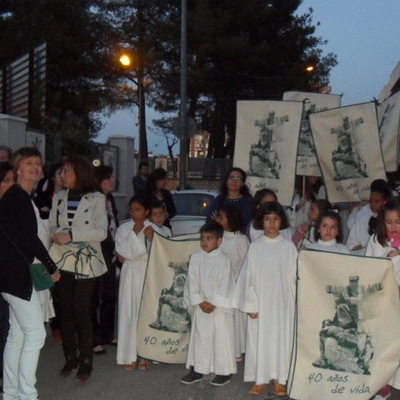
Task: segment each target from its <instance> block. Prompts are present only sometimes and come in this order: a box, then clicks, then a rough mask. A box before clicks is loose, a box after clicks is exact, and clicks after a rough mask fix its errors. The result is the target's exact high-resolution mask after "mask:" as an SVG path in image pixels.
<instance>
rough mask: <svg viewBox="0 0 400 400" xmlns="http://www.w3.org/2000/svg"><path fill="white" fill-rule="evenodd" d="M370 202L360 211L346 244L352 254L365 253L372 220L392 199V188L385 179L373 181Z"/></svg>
mask: <svg viewBox="0 0 400 400" xmlns="http://www.w3.org/2000/svg"><path fill="white" fill-rule="evenodd" d="M370 191H371V193H370V196H369V202H368V204H366V205H365V206H364V207H361V209H360V210H359V211H358V213H357V215H356V216H355V218H354V224H353V226H352V227H351V229H350V232H349V236H348V238H347V241H346V246H347V248H348V249H349V251H350V253H351V254H357V255H364V254H365V251H366V247H367V244H368V241H369V238H370V235H371V233H370V229H369V228H370V226H369V224H370V220H371V218H375V217H376V215H377V213H378V211H379V210H380V209H381V208H382V206H383V204H384V202H385V201H387V200H388V199H390V197H391V194H392V193H391V190H390V188H389V186H388V185H387V183H386V182H385V181H384V180H383V179H376V180H374V181H373V182H372V183H371V189H370Z"/></svg>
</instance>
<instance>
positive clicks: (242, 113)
mask: <svg viewBox="0 0 400 400" xmlns="http://www.w3.org/2000/svg"><path fill="white" fill-rule="evenodd" d="M302 110H303V103H301V102H297V101H272V100H271V101H238V103H237V123H236V141H235V156H234V159H233V165H234V166H235V167H240V168H242V169H243V170H244V171H246V173H247V180H246V183H247V184H248V186H249V188H250V191H251V192H252V193H253V194H254V193H255V192H256V191H257V190H259V189H263V188H269V189H271V190H273V191H274V192H275V193H276V195H277V196H278V199H279V202H280V203H281V204H282V205H285V206H288V205H291V203H292V198H293V192H294V178H295V175H296V154H297V142H298V138H299V132H300V123H301V116H302Z"/></svg>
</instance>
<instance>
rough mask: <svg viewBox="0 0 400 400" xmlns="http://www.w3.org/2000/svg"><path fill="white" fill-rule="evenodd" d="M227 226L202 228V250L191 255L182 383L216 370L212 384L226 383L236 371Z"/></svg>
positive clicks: (209, 224) (185, 290) (198, 379)
mask: <svg viewBox="0 0 400 400" xmlns="http://www.w3.org/2000/svg"><path fill="white" fill-rule="evenodd" d="M223 233H224V229H223V228H222V226H221V225H220V224H219V223H218V222H215V221H212V222H209V223H206V224H205V225H203V226H202V228H201V229H200V246H201V250H198V251H196V252H194V253H193V254H192V255H191V257H190V262H189V269H188V274H187V278H186V283H185V288H184V295H183V298H184V302H185V304H187V305H188V306H190V307H191V308H192V313H191V314H192V329H191V333H190V341H189V349H188V356H187V361H186V368H190V372H189V373H188V374H187V375H185V376H184V377H183V378H182V379H181V382H182V383H185V384H192V383H194V382H198V381H200V380H202V379H203V375H205V374H209V373H212V372H214V373H215V374H216V375H215V378H214V379H213V380H212V381H211V384H212V385H215V386H223V385H226V384H227V383H229V382H230V381H231V377H232V374H234V373H236V360H235V337H234V324H233V310H232V307H231V303H232V296H233V292H234V289H235V278H234V276H233V270H232V268H231V264H230V261H229V258H228V256H227V255H226V254H225V253H224V252H223V251H222V250H220V249H219V248H218V247H219V246H220V244H221V242H222V236H223Z"/></svg>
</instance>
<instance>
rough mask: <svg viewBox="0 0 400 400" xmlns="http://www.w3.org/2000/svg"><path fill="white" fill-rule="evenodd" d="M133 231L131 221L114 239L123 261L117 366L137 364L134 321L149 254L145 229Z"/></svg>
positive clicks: (146, 224)
mask: <svg viewBox="0 0 400 400" xmlns="http://www.w3.org/2000/svg"><path fill="white" fill-rule="evenodd" d="M149 225H150V222H148V221H145V226H144V228H143V230H142V231H140V232H139V233H138V234H136V233H135V232H134V231H133V226H134V222H133V221H132V220H130V221H127V222H125V223H124V224H122V225H121V226H120V227H119V228H118V229H117V232H116V235H115V251H116V252H117V253H118V254H119V255H120V256H122V257H123V258H125V262H124V263H123V264H122V269H121V275H120V279H119V296H118V344H117V363H118V364H130V363H132V362H135V361H136V360H137V320H138V314H139V306H140V301H141V298H142V291H143V285H144V278H145V274H146V265H147V259H148V252H147V246H146V238H145V235H144V232H143V231H144V229H145V228H146V227H147V226H149Z"/></svg>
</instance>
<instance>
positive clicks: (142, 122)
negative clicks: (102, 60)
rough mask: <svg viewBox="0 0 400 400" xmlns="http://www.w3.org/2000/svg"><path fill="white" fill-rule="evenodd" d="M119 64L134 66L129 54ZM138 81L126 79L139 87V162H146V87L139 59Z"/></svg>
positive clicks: (129, 77) (128, 76)
mask: <svg viewBox="0 0 400 400" xmlns="http://www.w3.org/2000/svg"><path fill="white" fill-rule="evenodd" d="M119 62H120V63H121V64H122V65H123V66H124V67H130V66H131V65H132V58H131V57H130V56H129V55H128V54H122V55H121V57H120V58H119ZM135 72H136V80H135V79H133V78H132V77H131V76H130V75H127V76H126V77H127V78H128V79H129V80H130V81H132V82H133V83H134V84H135V85H136V87H137V96H138V98H137V106H138V132H139V134H138V138H139V144H138V153H139V162H141V161H146V160H147V159H148V157H149V154H148V146H147V133H146V103H145V98H144V85H143V78H144V72H143V65H142V63H141V62H140V59H138V62H137V66H136V71H135Z"/></svg>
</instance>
